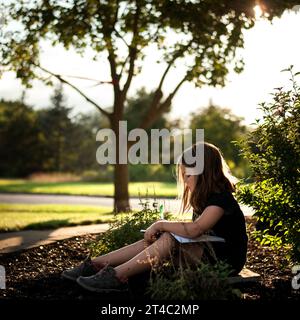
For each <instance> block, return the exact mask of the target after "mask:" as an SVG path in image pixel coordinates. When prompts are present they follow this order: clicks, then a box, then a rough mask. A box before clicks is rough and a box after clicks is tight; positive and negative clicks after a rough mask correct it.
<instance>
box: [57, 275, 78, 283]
mask: <svg viewBox="0 0 300 320" xmlns="http://www.w3.org/2000/svg"><path fill="white" fill-rule="evenodd" d="M60 277H61V278H63V279H67V280H71V281H73V282H76V280H77V278H73V277H71V276H69V275H67V274H64V273H62V274H61V275H60Z"/></svg>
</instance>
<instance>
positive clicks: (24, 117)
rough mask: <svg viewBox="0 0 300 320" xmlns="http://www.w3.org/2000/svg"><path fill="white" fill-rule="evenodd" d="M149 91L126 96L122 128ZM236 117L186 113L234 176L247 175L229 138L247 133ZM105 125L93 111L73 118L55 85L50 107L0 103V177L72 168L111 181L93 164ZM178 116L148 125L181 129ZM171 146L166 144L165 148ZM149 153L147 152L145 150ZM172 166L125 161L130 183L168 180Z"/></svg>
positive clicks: (215, 110) (220, 111)
mask: <svg viewBox="0 0 300 320" xmlns="http://www.w3.org/2000/svg"><path fill="white" fill-rule="evenodd" d="M152 95H153V93H148V92H147V91H146V90H145V89H141V90H139V91H138V92H137V93H136V95H135V97H133V98H131V99H129V101H128V104H127V105H126V108H125V117H124V118H125V120H127V121H128V130H131V129H134V128H136V125H137V123H138V122H139V121H140V119H141V118H142V117H143V116H144V114H145V113H146V112H147V108H148V107H149V106H150V103H151V99H152ZM242 120H243V119H242V118H240V117H237V116H236V115H234V114H233V113H232V112H231V111H230V110H229V109H226V108H220V107H217V106H214V105H212V104H211V105H209V106H208V107H206V108H200V109H198V110H196V111H195V112H193V113H192V114H191V119H190V123H189V125H188V127H189V128H191V129H192V130H194V132H195V130H196V129H197V128H199V129H202V128H203V129H204V130H205V131H204V132H205V140H206V141H208V142H211V143H214V144H215V145H217V146H218V147H219V148H220V149H221V150H222V152H223V154H224V157H225V158H226V160H227V162H228V164H229V166H230V168H231V170H232V172H233V173H234V174H235V175H237V176H238V177H242V178H244V177H247V176H248V175H249V168H248V165H247V162H246V160H245V159H242V158H241V157H240V155H239V150H238V147H237V146H236V145H235V144H234V143H233V141H236V140H239V139H240V138H241V137H243V136H244V135H245V134H246V132H247V131H248V129H247V127H246V126H245V125H243V123H242ZM108 127H109V123H108V121H107V120H106V118H104V117H103V116H102V115H101V114H99V113H97V112H93V113H86V114H78V115H76V116H73V114H72V108H71V107H68V106H67V103H66V99H65V97H64V95H63V90H62V87H61V86H59V87H56V89H55V90H54V93H53V95H52V96H51V105H50V106H49V107H47V108H44V109H34V108H32V107H30V106H28V105H26V104H25V103H24V97H23V98H22V99H21V100H20V101H15V102H12V101H4V100H1V101H0V153H1V157H0V176H1V177H25V176H28V175H30V174H32V173H36V172H49V173H51V172H72V173H76V174H79V175H81V174H82V173H83V172H85V173H86V174H85V176H86V178H87V179H89V180H100V181H112V179H113V176H112V168H109V166H108V167H107V166H101V167H100V165H99V164H98V163H97V162H96V149H97V148H98V146H99V144H100V142H96V139H95V137H96V132H97V131H98V130H99V129H101V128H108ZM182 127H183V125H182V122H181V120H180V119H175V120H173V121H170V120H167V115H166V116H162V117H161V118H159V119H158V120H157V121H156V122H155V123H154V124H153V125H152V126H151V128H149V129H147V130H146V131H147V132H148V134H150V130H151V129H153V128H156V129H162V128H167V129H170V130H171V129H173V128H182ZM171 150H172V146H171ZM149 154H150V150H149ZM174 169H175V168H174V165H172V164H171V165H165V164H159V165H151V166H149V165H143V164H137V165H131V164H130V165H129V174H130V180H131V181H140V180H141V179H142V180H144V181H146V180H148V181H154V180H156V181H174V173H175V171H174Z"/></svg>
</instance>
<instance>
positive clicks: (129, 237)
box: [90, 199, 170, 256]
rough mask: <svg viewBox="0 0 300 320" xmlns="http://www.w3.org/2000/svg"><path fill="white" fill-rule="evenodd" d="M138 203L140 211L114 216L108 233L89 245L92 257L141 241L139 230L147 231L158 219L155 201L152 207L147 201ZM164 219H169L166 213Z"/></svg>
mask: <svg viewBox="0 0 300 320" xmlns="http://www.w3.org/2000/svg"><path fill="white" fill-rule="evenodd" d="M140 201H141V205H142V207H143V209H142V210H140V211H138V212H131V213H126V214H122V213H119V214H117V215H115V221H114V222H113V223H111V225H110V228H109V229H108V231H107V232H105V233H104V234H103V235H101V236H100V238H99V239H98V241H96V242H95V243H93V244H92V245H90V249H91V255H92V256H97V255H101V254H105V253H108V252H111V251H113V250H117V249H119V248H121V247H124V246H126V245H129V244H131V243H134V242H136V241H138V240H141V239H143V233H141V231H140V230H141V229H147V228H148V227H149V226H150V225H151V224H152V223H153V222H155V221H157V220H158V219H159V218H160V217H159V207H158V203H157V202H156V201H154V202H153V203H152V205H150V201H149V200H148V199H146V200H145V201H144V202H143V201H142V200H140ZM165 218H167V219H168V218H170V217H169V214H168V213H166V214H165Z"/></svg>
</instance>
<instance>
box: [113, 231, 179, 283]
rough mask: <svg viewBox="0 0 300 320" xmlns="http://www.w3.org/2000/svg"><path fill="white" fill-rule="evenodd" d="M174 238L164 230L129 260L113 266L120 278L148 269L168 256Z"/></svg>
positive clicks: (173, 244)
mask: <svg viewBox="0 0 300 320" xmlns="http://www.w3.org/2000/svg"><path fill="white" fill-rule="evenodd" d="M175 245H176V240H175V239H174V238H173V237H172V235H171V234H170V233H168V232H164V233H163V234H162V235H161V236H160V237H159V238H158V239H157V240H156V241H155V242H154V243H152V244H151V245H150V246H148V247H147V248H145V249H144V250H143V251H142V252H140V253H139V254H137V255H136V256H134V257H133V258H132V259H130V260H129V261H127V262H125V263H123V264H121V265H119V266H117V267H116V268H115V270H116V275H117V277H118V278H120V279H124V278H125V279H126V278H128V277H130V276H133V275H135V274H138V273H141V272H143V271H146V270H149V269H150V268H151V266H152V265H153V264H156V263H158V262H161V261H162V260H164V259H165V258H168V257H170V255H171V253H172V249H173V248H174V246H175Z"/></svg>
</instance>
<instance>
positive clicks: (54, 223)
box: [19, 219, 113, 230]
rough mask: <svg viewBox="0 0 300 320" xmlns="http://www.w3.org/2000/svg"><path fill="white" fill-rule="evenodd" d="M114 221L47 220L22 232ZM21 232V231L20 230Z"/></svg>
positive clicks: (34, 224) (29, 226)
mask: <svg viewBox="0 0 300 320" xmlns="http://www.w3.org/2000/svg"><path fill="white" fill-rule="evenodd" d="M112 221H113V220H105V221H104V220H102V219H97V220H83V221H80V222H70V221H69V220H68V219H56V220H47V221H43V222H35V223H30V224H28V225H27V226H25V227H24V228H23V229H22V230H47V229H58V228H62V227H75V226H85V225H91V224H101V223H110V222H112ZM19 230H20V229H19Z"/></svg>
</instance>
